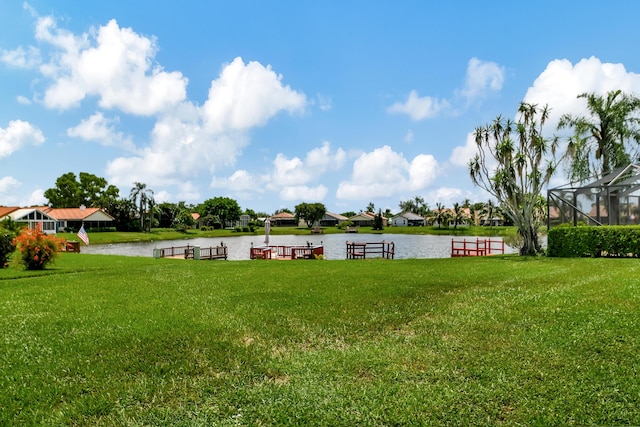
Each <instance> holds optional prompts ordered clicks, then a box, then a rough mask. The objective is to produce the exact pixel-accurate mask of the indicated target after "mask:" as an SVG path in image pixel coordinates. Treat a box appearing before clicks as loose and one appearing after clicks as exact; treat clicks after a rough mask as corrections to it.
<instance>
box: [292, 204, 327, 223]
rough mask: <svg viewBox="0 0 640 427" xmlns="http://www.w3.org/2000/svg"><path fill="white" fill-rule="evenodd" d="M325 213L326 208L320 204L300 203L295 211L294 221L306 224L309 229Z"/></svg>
mask: <svg viewBox="0 0 640 427" xmlns="http://www.w3.org/2000/svg"><path fill="white" fill-rule="evenodd" d="M325 213H327V208H326V207H325V206H324V205H323V204H322V203H300V204H299V205H296V209H295V215H296V219H297V220H298V221H300V220H303V221H304V222H306V223H307V227H309V228H311V226H313V224H315V223H316V222H318V221H320V220H321V219H322V218H323V217H324V214H325Z"/></svg>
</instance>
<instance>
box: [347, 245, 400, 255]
mask: <svg viewBox="0 0 640 427" xmlns="http://www.w3.org/2000/svg"><path fill="white" fill-rule="evenodd" d="M394 256H395V244H394V243H393V242H347V259H366V258H367V257H369V258H385V259H393V257H394Z"/></svg>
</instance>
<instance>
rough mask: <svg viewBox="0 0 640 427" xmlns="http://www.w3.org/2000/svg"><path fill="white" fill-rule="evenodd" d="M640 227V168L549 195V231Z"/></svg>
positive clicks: (620, 170)
mask: <svg viewBox="0 0 640 427" xmlns="http://www.w3.org/2000/svg"><path fill="white" fill-rule="evenodd" d="M560 224H571V225H579V224H583V225H637V224H640V165H639V164H630V165H628V166H625V167H621V168H618V169H616V170H614V171H612V172H611V173H609V174H608V175H606V176H603V177H602V178H599V179H596V180H594V181H593V182H590V183H588V184H585V185H576V184H567V185H564V186H561V187H557V188H553V189H550V190H548V191H547V227H548V228H551V227H554V226H557V225H560Z"/></svg>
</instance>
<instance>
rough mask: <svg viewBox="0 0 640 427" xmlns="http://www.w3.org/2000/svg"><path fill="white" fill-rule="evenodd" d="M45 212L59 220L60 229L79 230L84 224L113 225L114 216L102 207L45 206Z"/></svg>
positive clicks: (103, 226) (92, 226)
mask: <svg viewBox="0 0 640 427" xmlns="http://www.w3.org/2000/svg"><path fill="white" fill-rule="evenodd" d="M41 209H43V212H45V213H46V214H48V215H49V216H51V217H53V218H55V219H56V220H57V221H58V226H57V229H58V231H61V232H63V231H68V230H67V229H71V230H73V231H77V230H79V229H80V227H81V226H82V225H84V228H85V229H89V228H106V227H111V226H112V224H113V220H114V218H113V217H112V216H111V215H109V214H108V213H106V212H105V211H104V210H103V209H101V208H85V207H79V208H50V207H44V208H41Z"/></svg>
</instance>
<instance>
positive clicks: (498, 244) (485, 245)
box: [451, 239, 504, 257]
mask: <svg viewBox="0 0 640 427" xmlns="http://www.w3.org/2000/svg"><path fill="white" fill-rule="evenodd" d="M496 254H504V240H491V239H476V240H467V239H464V240H455V239H451V256H452V257H462V256H486V255H496Z"/></svg>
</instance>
